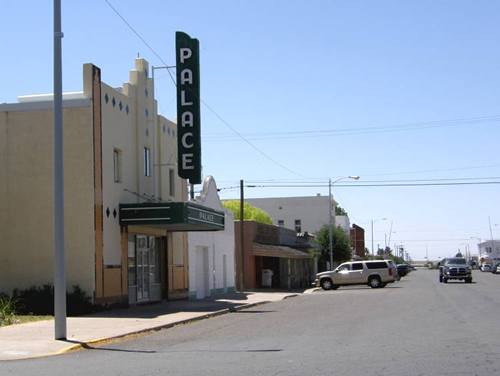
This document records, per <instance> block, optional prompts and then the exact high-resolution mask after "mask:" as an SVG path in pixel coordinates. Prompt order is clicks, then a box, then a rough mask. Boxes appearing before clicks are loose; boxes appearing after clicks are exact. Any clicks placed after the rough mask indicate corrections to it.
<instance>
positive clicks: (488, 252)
mask: <svg viewBox="0 0 500 376" xmlns="http://www.w3.org/2000/svg"><path fill="white" fill-rule="evenodd" d="M478 249H479V255H480V257H483V258H486V259H489V260H491V261H495V262H498V261H500V240H493V241H491V240H487V241H485V242H482V243H480V244H478Z"/></svg>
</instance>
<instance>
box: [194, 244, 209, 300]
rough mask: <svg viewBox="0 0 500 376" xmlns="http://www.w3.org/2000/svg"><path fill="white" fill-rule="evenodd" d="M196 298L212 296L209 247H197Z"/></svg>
mask: <svg viewBox="0 0 500 376" xmlns="http://www.w3.org/2000/svg"><path fill="white" fill-rule="evenodd" d="M195 280H196V298H197V299H203V298H206V297H208V296H210V271H209V265H208V247H196V274H195Z"/></svg>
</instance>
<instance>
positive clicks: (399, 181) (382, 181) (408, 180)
mask: <svg viewBox="0 0 500 376" xmlns="http://www.w3.org/2000/svg"><path fill="white" fill-rule="evenodd" d="M497 179H500V176H487V177H465V178H429V179H397V180H393V179H390V180H362V181H359V182H357V183H351V184H353V185H362V184H364V183H419V182H440V181H452V182H454V181H461V180H497ZM316 180H317V181H316V183H324V182H325V181H326V179H316ZM247 182H248V183H287V184H302V183H307V181H305V180H277V179H276V180H274V179H271V180H247ZM313 183H314V182H312V181H311V182H310V183H308V184H313ZM335 186H338V184H336V185H335Z"/></svg>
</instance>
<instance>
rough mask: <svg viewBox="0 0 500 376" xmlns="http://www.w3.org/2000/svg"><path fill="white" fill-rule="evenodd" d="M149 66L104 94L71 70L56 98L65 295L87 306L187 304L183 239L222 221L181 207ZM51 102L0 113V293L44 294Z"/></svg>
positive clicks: (48, 257)
mask: <svg viewBox="0 0 500 376" xmlns="http://www.w3.org/2000/svg"><path fill="white" fill-rule="evenodd" d="M153 85H154V82H153V81H152V79H151V74H150V71H149V65H148V63H147V61H146V60H144V59H136V60H135V67H134V69H132V70H131V71H130V74H129V79H128V81H127V82H126V83H125V84H124V85H123V86H122V87H120V88H114V87H112V86H110V85H107V84H106V83H104V82H103V81H102V80H101V70H100V69H99V68H98V67H96V66H94V65H92V64H85V65H84V66H83V90H82V91H80V92H75V93H65V94H63V132H64V190H65V191H64V211H65V214H64V222H65V255H66V276H67V286H68V288H70V287H71V286H73V285H78V286H79V287H80V288H82V289H83V290H84V291H85V292H86V293H87V294H88V295H89V296H90V297H91V298H92V300H93V302H94V303H112V302H125V303H130V304H136V303H142V302H150V301H155V300H160V299H177V298H187V297H188V292H189V289H188V283H189V282H188V278H189V276H188V242H187V237H188V232H190V231H219V230H223V228H224V215H222V216H221V213H220V212H218V211H217V210H214V209H211V208H206V207H204V206H202V205H200V204H197V203H195V202H191V201H188V200H187V184H186V181H185V180H183V179H181V178H179V177H178V176H177V138H176V135H177V127H176V124H175V123H173V122H171V121H169V120H168V119H166V118H165V117H163V116H161V115H160V114H158V111H157V102H156V100H155V98H154V90H153ZM52 99H53V97H52V95H51V94H49V95H31V96H24V97H19V100H18V102H17V103H12V104H0V292H5V293H11V292H12V290H13V289H16V288H17V289H25V288H28V287H31V286H41V285H43V284H52V280H53V232H54V231H53V229H54V228H53V160H52V155H53V135H54V133H53V111H52V107H53V104H52Z"/></svg>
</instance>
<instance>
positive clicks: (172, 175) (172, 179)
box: [168, 168, 175, 197]
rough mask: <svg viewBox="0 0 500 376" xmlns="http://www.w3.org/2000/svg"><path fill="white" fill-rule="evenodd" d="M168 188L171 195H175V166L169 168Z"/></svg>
mask: <svg viewBox="0 0 500 376" xmlns="http://www.w3.org/2000/svg"><path fill="white" fill-rule="evenodd" d="M168 188H169V191H170V196H171V197H174V196H175V171H174V169H173V168H170V169H169V170H168Z"/></svg>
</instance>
